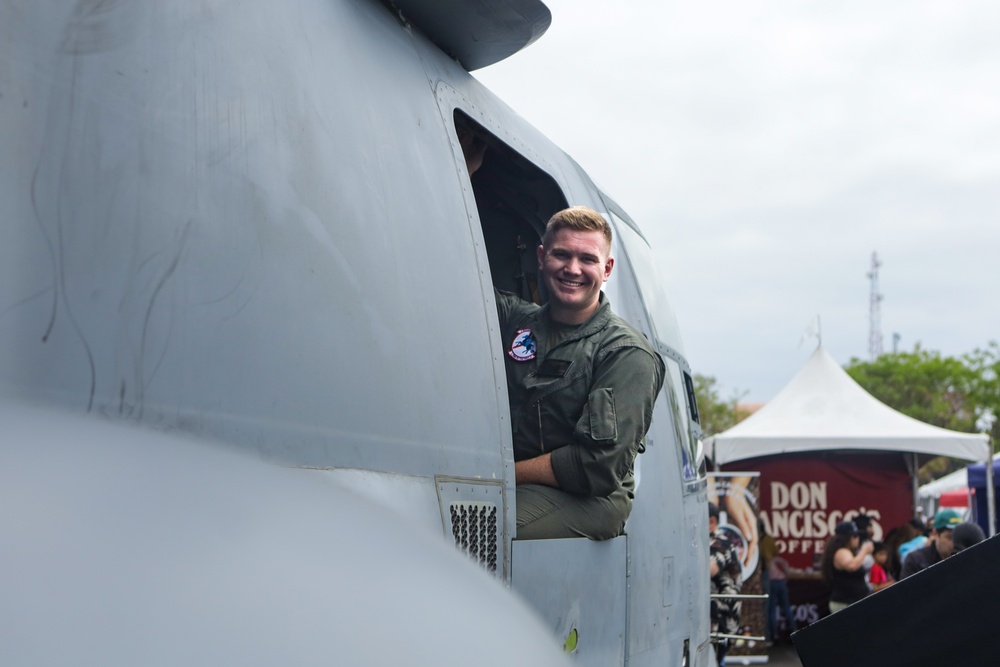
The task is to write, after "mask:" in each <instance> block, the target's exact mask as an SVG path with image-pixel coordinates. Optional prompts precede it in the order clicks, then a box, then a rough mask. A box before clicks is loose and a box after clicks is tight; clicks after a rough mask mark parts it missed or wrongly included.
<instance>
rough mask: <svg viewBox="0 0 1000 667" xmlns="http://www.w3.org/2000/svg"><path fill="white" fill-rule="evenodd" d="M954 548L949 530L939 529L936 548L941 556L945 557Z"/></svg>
mask: <svg viewBox="0 0 1000 667" xmlns="http://www.w3.org/2000/svg"><path fill="white" fill-rule="evenodd" d="M954 549H955V543H954V542H953V541H952V534H951V531H950V530H939V531H938V534H937V550H938V553H939V554H941V558H947V557H948V556H950V555H951V552H952V551H954Z"/></svg>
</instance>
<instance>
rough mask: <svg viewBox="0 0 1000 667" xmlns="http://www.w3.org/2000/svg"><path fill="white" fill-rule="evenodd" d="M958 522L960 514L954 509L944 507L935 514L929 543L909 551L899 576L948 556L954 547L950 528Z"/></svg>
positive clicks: (960, 520)
mask: <svg viewBox="0 0 1000 667" xmlns="http://www.w3.org/2000/svg"><path fill="white" fill-rule="evenodd" d="M960 523H962V516H961V515H960V514H959V513H958V512H956V511H955V510H948V509H945V510H941V511H939V512H938V513H937V514H935V515H934V524H933V528H932V530H931V542H930V544H928V545H927V546H925V547H923V548H921V549H917V550H915V551H911V552H910V554H909V555H908V556H907V557H906V560H905V561H903V571H902V572H901V573H900V575H899V578H900V579H905V578H906V577H909V576H910V575H912V574H916V573H917V572H920V570H925V569H927V568H929V567H930V566H931V565H933V564H934V563H938V562H940V561H942V560H944V559H945V558H947V557H948V556H950V555H951V552H952V550H953V549H954V543H953V541H952V530H954V528H955V527H956V526H958V525H959V524H960Z"/></svg>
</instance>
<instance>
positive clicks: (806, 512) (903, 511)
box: [727, 452, 913, 638]
mask: <svg viewBox="0 0 1000 667" xmlns="http://www.w3.org/2000/svg"><path fill="white" fill-rule="evenodd" d="M727 468H732V469H737V468H738V469H739V470H754V471H759V472H760V477H759V487H758V494H759V497H758V499H757V500H758V502H759V507H760V513H759V516H760V521H761V524H762V529H763V531H764V533H766V534H769V535H771V536H773V538H774V541H775V547H776V549H775V551H776V552H777V555H780V556H782V557H783V558H784V559H785V560H786V561H787V562H788V564H789V566H790V567H791V572H790V573H789V575H788V577H789V592H790V594H791V602H792V604H791V611H792V615H793V616H794V621H793V622H792V623H791V624H789V623H788V622H787V621H788V619H785V618H784V614H782V613H780V612H779V613H778V614H777V616H778V618H777V619H776V623H777V626H778V627H776V628H775V629H774V633H775V637H776V638H777V637H780V636H785V635H786V633H788V632H790V631H792V630H794V629H795V628H796V627H802V626H804V625H808V624H810V623H813V622H815V621H817V620H819V619H820V618H822V617H823V616H826V615H827V614H828V613H829V610H828V608H827V597H828V595H829V589H828V588H827V586H826V584H825V583H824V581H823V580H822V577H821V575H820V572H819V562H820V559H821V557H822V554H823V549H824V548H825V546H826V543H827V541H828V540H829V538H830V536H831V535H832V534H833V530H834V528H835V527H836V526H837V524H838V523H840V522H841V521H847V520H850V519H853V518H854V517H855V516H857V515H859V514H866V515H868V516H869V517H870V518H871V524H872V527H873V528H874V534H873V535H872V539H873V540H875V541H876V542H879V541H882V540H884V539H885V537H886V535H887V534H888V533H889V531H891V530H892V529H893V528H896V527H897V526H900V525H902V524H904V523H906V522H907V521H908V520H909V519H910V518H911V517H912V516H913V490H912V486H911V481H910V474H909V471H908V469H907V467H906V461H905V459H904V457H903V455H901V454H883V453H865V452H847V453H834V452H814V453H808V454H788V455H781V456H770V457H765V458H759V459H752V460H747V461H739V462H737V463H734V464H732V465H731V466H727ZM789 626H790V627H789Z"/></svg>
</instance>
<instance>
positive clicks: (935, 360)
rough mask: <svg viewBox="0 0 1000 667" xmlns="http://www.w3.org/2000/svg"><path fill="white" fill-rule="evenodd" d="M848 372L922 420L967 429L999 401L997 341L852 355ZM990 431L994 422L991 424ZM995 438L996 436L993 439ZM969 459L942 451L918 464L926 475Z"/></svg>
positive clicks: (974, 426) (974, 429)
mask: <svg viewBox="0 0 1000 667" xmlns="http://www.w3.org/2000/svg"><path fill="white" fill-rule="evenodd" d="M845 370H846V371H847V373H848V374H849V375H850V376H851V377H852V378H854V380H855V381H856V382H857V383H858V384H860V385H861V386H862V387H864V389H865V390H866V391H867V392H868V393H870V394H871V395H872V396H874V397H875V398H877V399H879V400H880V401H882V402H883V403H885V404H886V405H888V406H889V407H891V408H893V409H894V410H897V411H899V412H902V413H903V414H905V415H909V416H910V417H913V418H914V419H919V420H920V421H922V422H925V423H928V424H933V425H935V426H940V427H942V428H947V429H951V430H953V431H963V432H966V433H976V432H979V430H980V428H981V427H982V426H983V424H984V423H985V422H986V421H987V420H988V418H989V416H990V415H991V414H997V409H998V407H1000V380H998V378H997V375H998V371H1000V348H998V346H997V344H996V343H995V342H992V343H990V345H989V346H987V347H986V349H982V350H981V349H977V350H976V351H975V352H973V353H971V354H967V355H965V356H964V357H961V358H955V357H947V356H943V355H941V354H940V353H939V352H934V351H930V350H925V349H923V348H921V347H920V345H919V344H918V345H917V346H916V347H914V349H913V351H912V352H898V353H895V354H884V355H882V356H880V357H879V358H878V359H876V360H875V361H861V360H859V359H851V361H850V363H848V364H847V366H846V367H845ZM993 429H994V437H995V436H996V434H997V429H998V426H997V425H996V424H994V426H993ZM994 442H995V441H994ZM966 464H967V462H964V461H957V460H954V459H947V458H945V457H940V458H938V459H934V460H932V461H930V462H928V464H927V465H925V466H924V468H922V469H921V474H920V478H921V481H929V480H930V479H932V478H935V477H939V476H940V475H943V474H945V473H947V472H950V471H951V470H954V469H956V468H959V467H961V466H964V465H966Z"/></svg>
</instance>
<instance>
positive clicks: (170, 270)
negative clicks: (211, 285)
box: [136, 220, 194, 419]
mask: <svg viewBox="0 0 1000 667" xmlns="http://www.w3.org/2000/svg"><path fill="white" fill-rule="evenodd" d="M193 223H194V221H193V220H188V221H187V223H186V224H185V225H184V229H183V231H181V235H180V239H179V240H178V243H177V248H176V251H175V252H174V257H173V259H172V260H171V262H170V265H169V266H168V267H167V270H166V271H164V272H163V275H162V276H160V280H159V282H157V284H156V287H155V288H153V293H152V295H151V296H150V298H149V305H148V306H147V307H146V316H145V318H144V319H143V322H142V336H141V337H140V339H139V367H138V369H137V370H138V376H139V383H138V386H137V387H136V392H137V396H136V400H137V403H138V404H139V414H138V418H139V419H142V410H143V401H144V398H145V393H146V389H147V388H148V387H149V385H150V383H151V382H152V381H153V378H154V377H156V372H157V371H158V370H159V369H160V365H161V364H162V363H163V359H164V357H166V350H167V348H168V347H169V335H168V341H166V342H164V346H163V350H162V352H161V354H160V358H159V359H158V360H157V362H156V364H155V365H154V366H153V370H152V372H151V373H150V374H149V377H148V378H144V377H143V375H144V364H145V360H146V337H147V334H148V331H149V320H150V318H151V317H152V315H153V309H154V308H155V307H156V301H157V298H158V297H159V296H160V292H162V291H163V287H164V285H166V284H167V281H168V280H170V278H171V276H173V275H174V272H175V271H176V270H177V265H178V264H179V263H180V260H181V255H183V253H184V246H185V245H186V243H187V238H188V233H189V232H190V231H191V225H192V224H193Z"/></svg>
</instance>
